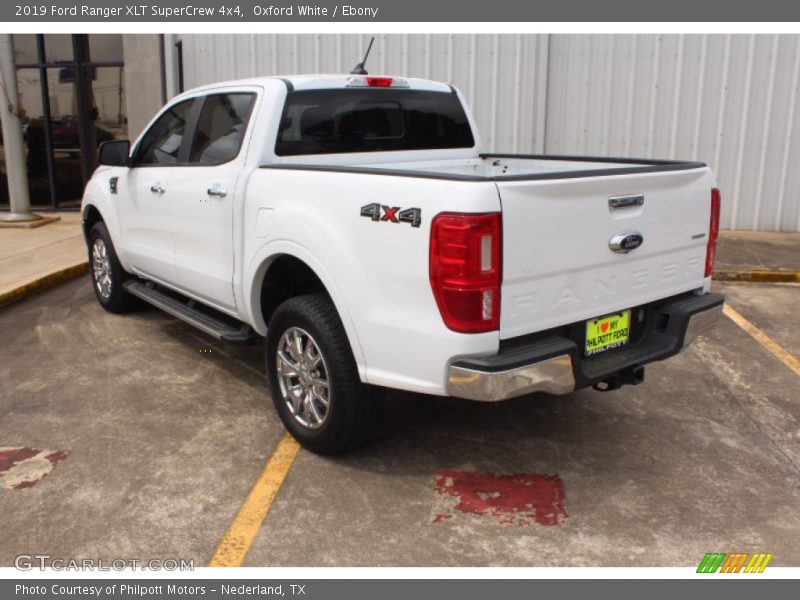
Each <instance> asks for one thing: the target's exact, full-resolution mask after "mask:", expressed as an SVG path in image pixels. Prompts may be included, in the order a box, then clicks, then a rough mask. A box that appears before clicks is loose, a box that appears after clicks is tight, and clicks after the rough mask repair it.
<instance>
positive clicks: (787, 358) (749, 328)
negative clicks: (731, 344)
mask: <svg viewBox="0 0 800 600" xmlns="http://www.w3.org/2000/svg"><path fill="white" fill-rule="evenodd" d="M723 312H724V313H725V316H727V317H728V318H729V319H730V320H731V321H733V322H734V323H736V324H737V325H738V326H739V327H741V328H742V329H744V330H745V331H746V332H747V333H749V334H750V335H751V336H753V338H755V340H756V341H757V342H758V343H759V344H761V345H762V346H764V348H766V349H767V350H769V351H770V352H771V353H772V354H773V355H774V356H775V357H776V358H777V359H778V360H780V361H781V362H782V363H783V364H785V365H786V366H787V367H789V368H790V369H791V370H792V371H794V373H795V375H800V360H797V359H796V358H795V357H794V356H793V355H792V354H791V353H790V352H789V351H788V350H786V349H785V348H784V347H783V346H781V345H780V344H778V342H776V341H775V340H773V339H772V338H771V337H769V336H768V335H767V334H766V333H764V332H763V331H761V330H760V329H759V328H758V327H756V326H755V325H753V324H752V323H751V322H750V321H748V320H747V319H745V318H744V317H743V316H742V315H740V314H739V313H738V312H736V311H735V310H734V309H733V308H731V306H730V304H726V305H725V308H724V309H723Z"/></svg>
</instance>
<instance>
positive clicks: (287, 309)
mask: <svg viewBox="0 0 800 600" xmlns="http://www.w3.org/2000/svg"><path fill="white" fill-rule="evenodd" d="M298 331H299V332H301V333H300V335H301V338H302V333H305V334H307V335H308V336H309V338H310V339H311V340H312V342H313V343H314V346H315V347H316V348H318V351H319V354H321V356H322V360H321V361H318V363H317V370H315V371H313V372H312V374H313V376H314V377H317V379H316V381H322V380H324V381H326V382H327V386H326V387H320V386H313V385H312V384H311V383H309V381H310V380H309V379H308V377H307V374H306V385H309V386H311V387H313V388H314V393H313V394H312V392H308V393H309V394H312V399H313V397H314V395H316V392H317V390H319V389H321V390H323V391H325V392H326V393H325V394H322V395H326V396H327V400H328V405H327V409H326V412H325V415H324V418H323V420H322V421H321V422H317V423H315V424H312V425H311V426H309V425H307V424H304V423H303V422H301V421H302V420H312V421H313V420H314V419H313V414H312V413H311V407H310V406H308V405H307V404H304V405H303V406H306V407H307V408H302V409H298V410H297V413H298V414H294V413H293V409H292V408H291V407H290V403H291V397H292V395H291V394H289V395H287V396H285V395H284V392H283V390H282V387H281V386H282V383H281V380H280V379H279V374H278V365H277V362H278V349H279V345H281V349H282V350H283V351H284V352H283V354H284V356H287V352H286V349H287V348H288V346H286V345H284V343H285V342H287V341H288V340H290V339H291V336H292V335H293V334H295V333H297V332H298ZM284 335H286V337H284ZM302 347H303V348H304V350H305V352H303V353H302V354H303V356H306V355H307V353H308V351H309V347H310V344H309V343H308V341H307V339H306V343H305V345H304V346H302ZM311 351H312V353H311V356H312V359H309V363H308V364H311V362H313V358H314V355H315V354H316V352H313V351H314V348H311ZM289 352H291V350H289ZM289 358H291V359H292V360H294V358H293V356H289ZM266 362H267V374H268V375H269V386H270V394H271V396H272V401H273V403H274V405H275V409H276V410H277V411H278V415H280V418H281V421H283V424H284V426H285V427H286V429H287V430H288V431H289V433H291V434H292V436H294V438H295V439H297V441H298V442H300V444H301V445H302V446H303V447H304V448H306V449H308V450H310V451H312V452H316V453H318V454H336V453H339V452H343V451H345V450H349V449H352V448H355V447H356V446H359V445H362V444H364V443H365V442H366V441H368V440H369V439H370V437H372V435H374V433H375V431H376V429H377V428H378V426H379V424H380V417H381V415H382V412H383V411H382V408H383V395H382V393H381V392H380V391H379V390H378V389H377V388H374V387H372V386H368V385H365V384H363V383H361V380H360V378H359V376H358V369H357V367H356V362H355V359H354V358H353V353H352V351H351V349H350V344H349V342H348V341H347V335H346V334H345V331H344V327H343V326H342V322H341V320H340V319H339V315H338V313H337V312H336V308H335V307H334V306H333V303H332V302H331V300H330V298H328V296H327V295H326V294H308V295H304V296H296V297H294V298H290V299H289V300H286V301H285V302H284V303H283V304H281V305H280V306H279V307H278V308H277V310H276V311H275V313H274V314H273V315H272V318H271V319H270V322H269V327H268V332H267V352H266ZM284 364H287V363H284ZM295 365H296V367H297V368H298V373H299V372H300V371H301V370H302V369H300V366H301V365H300V363H299V362H296V361H295ZM323 368H324V375H325V376H324V377H323V371H322V369H323ZM291 369H292V367H288V369H286V370H284V373H288V372H293V371H291ZM295 380H296V381H297V385H298V386H301V385H302V382H301V381H300V375H299V374H298V377H297V378H291V377H289V378H288V381H295ZM283 381H284V384H285V383H286V382H287V378H286V376H284V379H283ZM295 389H296V388H295ZM306 397H307V395H306ZM298 402H300V403H301V404H302V402H301V401H299V400H298ZM317 408H318V409H322V408H324V406H323V405H322V404H321V403H319V402H317ZM301 411H306V413H307V414H301ZM298 415H299V416H298Z"/></svg>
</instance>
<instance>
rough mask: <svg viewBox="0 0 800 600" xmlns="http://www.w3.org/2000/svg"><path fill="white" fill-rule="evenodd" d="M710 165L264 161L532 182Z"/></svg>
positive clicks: (552, 158)
mask: <svg viewBox="0 0 800 600" xmlns="http://www.w3.org/2000/svg"><path fill="white" fill-rule="evenodd" d="M315 158H317V157H315ZM335 160H336V161H337V162H338V160H339V158H338V157H337V158H336V159H335ZM705 166H706V165H705V163H701V162H692V161H680V160H651V159H642V158H605V157H593V156H556V155H540V154H481V155H480V156H478V157H477V158H467V159H463V158H462V159H451V160H426V161H410V162H405V161H404V162H400V161H398V162H386V163H361V162H359V161H358V160H354V161H353V163H352V164H320V163H319V162H317V161H316V160H315V161H314V162H313V163H309V164H303V163H295V162H284V163H278V164H270V165H265V168H277V169H301V170H313V171H335V172H343V173H363V174H373V175H394V176H399V177H421V178H429V179H451V180H454V181H527V180H537V179H572V178H579V177H599V176H604V175H627V174H637V173H657V172H666V171H683V170H689V169H699V168H703V167H705Z"/></svg>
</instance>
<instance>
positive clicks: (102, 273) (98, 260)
mask: <svg viewBox="0 0 800 600" xmlns="http://www.w3.org/2000/svg"><path fill="white" fill-rule="evenodd" d="M92 275H93V276H94V285H95V286H96V287H97V293H98V294H100V297H101V298H103V299H104V300H108V299H109V298H110V297H111V283H112V282H111V259H110V258H109V256H108V248H106V243H105V242H104V241H103V240H102V239H101V238H97V239H96V240H95V241H94V242H93V243H92Z"/></svg>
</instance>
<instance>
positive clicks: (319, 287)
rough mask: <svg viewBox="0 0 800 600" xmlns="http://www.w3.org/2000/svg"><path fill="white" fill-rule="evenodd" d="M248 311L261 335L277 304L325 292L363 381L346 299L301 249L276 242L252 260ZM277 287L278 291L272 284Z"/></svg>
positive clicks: (363, 366)
mask: <svg viewBox="0 0 800 600" xmlns="http://www.w3.org/2000/svg"><path fill="white" fill-rule="evenodd" d="M253 265H255V266H254V267H253V268H252V269H251V273H252V276H251V277H249V278H248V279H249V281H251V282H252V283H251V285H250V290H249V294H247V295H246V297H247V301H248V303H249V307H248V312H249V313H250V320H251V324H252V325H253V328H254V329H255V330H256V331H257V332H258V333H260V334H261V335H266V333H267V323H268V322H269V317H270V316H271V314H272V313H273V312H274V310H275V309H276V308H277V307H278V305H279V304H280V303H281V302H283V301H284V300H287V299H289V298H291V297H293V296H297V295H301V294H305V293H316V292H324V293H325V294H327V296H328V297H329V298H330V299H331V302H332V303H333V305H334V307H335V308H336V312H337V313H338V315H339V318H340V319H341V321H342V325H343V326H344V330H345V333H346V334H347V339H348V341H349V343H350V348H351V350H352V352H353V357H354V358H355V361H356V365H357V366H358V372H359V375H360V377H361V379H362V381H363V380H364V376H365V372H366V362H365V360H364V356H363V352H362V349H361V345H360V343H359V341H358V335H357V333H356V330H355V324H354V323H353V320H352V319H351V317H350V314H349V312H348V310H347V306H346V302H345V299H344V298H343V297H342V295H341V294H340V293H339V291H338V289H337V288H336V286H335V284H334V282H333V279H332V278H331V277H330V275H329V274H328V272H327V270H326V269H325V268H324V266H323V265H322V264H321V263H320V262H319V261H318V260H316V259H315V258H314V257H313V256H312V255H311V254H310V253H308V252H307V251H305V249H304V248H302V247H300V246H297V245H295V244H292V243H289V242H285V243H280V244H277V245H276V246H275V247H273V248H271V249H270V252H268V253H266V252H262V253H261V254H260V256H259V257H258V258H257V259H256V260H254V261H253ZM276 285H277V286H280V288H282V289H279V290H276V289H275V286H276ZM269 288H272V289H269Z"/></svg>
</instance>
